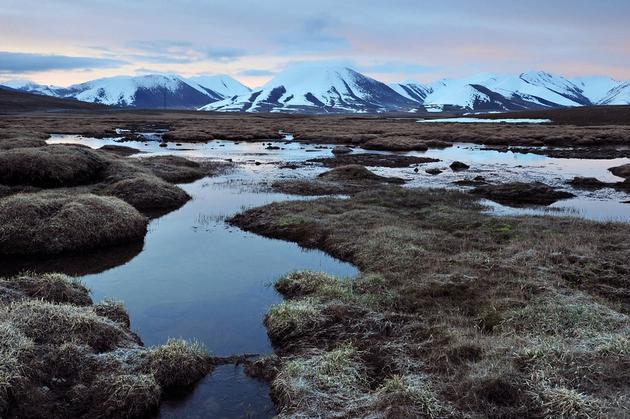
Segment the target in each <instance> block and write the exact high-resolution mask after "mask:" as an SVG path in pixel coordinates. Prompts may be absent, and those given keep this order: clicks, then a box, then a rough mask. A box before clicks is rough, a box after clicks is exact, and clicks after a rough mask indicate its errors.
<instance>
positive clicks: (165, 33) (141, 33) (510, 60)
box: [0, 0, 630, 85]
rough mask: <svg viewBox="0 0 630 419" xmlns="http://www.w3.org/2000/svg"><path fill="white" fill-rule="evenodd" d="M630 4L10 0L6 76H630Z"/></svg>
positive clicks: (1, 9) (4, 32)
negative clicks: (329, 65)
mask: <svg viewBox="0 0 630 419" xmlns="http://www.w3.org/2000/svg"><path fill="white" fill-rule="evenodd" d="M628 16H630V1H628V0H606V1H593V0H588V1H587V0H573V1H568V0H555V1H554V0H547V1H540V0H533V1H531V0H530V1H527V2H518V3H517V2H505V1H498V0H488V1H484V2H470V1H460V0H451V1H448V0H447V1H441V2H436V1H435V0H433V1H411V0H390V1H357V0H347V1H344V2H339V1H332V0H323V1H295V0H294V1H286V0H276V1H273V0H270V1H253V0H231V1H225V0H214V1H199V0H171V1H165V0H152V1H149V0H135V1H123V0H110V1H104V0H81V1H74V0H39V1H35V0H2V1H1V2H0V78H5V79H6V78H30V79H35V80H36V81H39V82H44V83H51V84H62V85H63V84H69V83H73V82H80V81H84V80H88V79H92V78H96V77H102V76H109V75H115V74H141V73H146V72H177V73H181V74H184V75H194V74H201V73H210V74H213V73H227V74H230V75H232V76H234V77H236V78H238V79H240V80H242V81H244V82H246V83H248V84H250V85H257V84H260V83H263V82H264V81H266V80H267V79H269V78H270V77H272V76H273V74H274V73H276V72H278V71H280V70H282V69H283V68H284V67H286V66H288V65H291V64H292V63H295V62H302V61H311V60H335V61H338V62H343V63H346V64H348V65H351V66H353V67H355V68H357V69H358V70H360V71H363V72H366V73H367V74H369V75H371V76H373V77H377V78H379V79H382V80H385V81H394V80H402V79H415V80H418V81H421V82H426V81H432V80H435V79H438V78H442V77H459V76H464V75H469V74H474V73H479V72H488V71H489V72H496V73H518V72H521V71H527V70H537V69H543V70H548V71H552V72H557V73H560V74H565V75H568V76H573V75H594V74H605V75H610V76H613V77H615V78H618V79H630V25H629V24H628V23H627V20H628Z"/></svg>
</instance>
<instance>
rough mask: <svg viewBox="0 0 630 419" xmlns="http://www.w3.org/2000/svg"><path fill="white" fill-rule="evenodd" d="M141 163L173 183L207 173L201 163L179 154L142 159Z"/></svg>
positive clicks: (192, 179)
mask: <svg viewBox="0 0 630 419" xmlns="http://www.w3.org/2000/svg"><path fill="white" fill-rule="evenodd" d="M139 163H140V164H141V165H142V166H143V167H146V168H147V169H149V170H150V171H151V172H152V173H153V174H154V175H155V176H157V177H159V178H160V179H163V180H165V181H167V182H171V183H186V182H192V181H194V180H197V179H201V178H202V177H204V176H205V175H206V171H204V170H203V168H202V167H201V165H200V164H199V163H197V162H194V161H192V160H188V159H185V158H183V157H177V156H155V157H147V158H144V159H140V160H139Z"/></svg>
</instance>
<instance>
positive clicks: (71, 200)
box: [0, 192, 147, 255]
mask: <svg viewBox="0 0 630 419" xmlns="http://www.w3.org/2000/svg"><path fill="white" fill-rule="evenodd" d="M146 229H147V219H146V218H145V217H144V216H143V215H141V214H140V213H138V211H137V210H135V209H134V208H133V207H131V206H130V205H128V204H127V203H125V202H123V201H121V200H119V199H116V198H113V197H100V196H95V195H75V196H72V195H68V194H62V193H52V192H50V193H47V192H46V193H37V194H18V195H13V196H10V197H7V198H4V199H2V200H0V255H54V254H59V253H63V252H76V251H85V250H86V249H93V248H95V247H103V246H111V245H116V244H124V243H131V242H137V241H141V240H142V239H143V238H144V235H145V234H146Z"/></svg>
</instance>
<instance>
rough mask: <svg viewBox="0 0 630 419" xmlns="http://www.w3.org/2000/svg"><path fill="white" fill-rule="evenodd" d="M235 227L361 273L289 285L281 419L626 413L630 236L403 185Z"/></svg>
mask: <svg viewBox="0 0 630 419" xmlns="http://www.w3.org/2000/svg"><path fill="white" fill-rule="evenodd" d="M232 222H233V223H234V224H236V225H238V226H240V227H242V228H245V229H247V230H251V231H254V232H257V233H260V234H264V235H267V236H271V237H277V238H283V239H289V240H293V241H297V242H298V243H300V244H302V245H304V246H307V247H317V248H320V249H323V250H325V251H327V252H329V253H331V254H332V255H334V256H336V257H338V258H340V259H343V260H347V261H350V262H352V263H354V264H356V265H357V266H358V267H359V268H360V269H361V274H360V275H359V277H357V278H355V279H352V280H349V279H340V278H334V277H330V276H328V275H325V274H321V273H315V272H298V273H293V274H290V275H287V276H286V277H283V278H281V279H280V280H279V281H278V282H277V284H276V288H277V289H278V291H279V292H281V293H282V294H283V295H284V296H285V298H286V300H285V302H283V303H281V304H279V305H276V306H273V307H272V308H271V309H270V310H269V312H268V314H267V316H266V319H265V324H266V326H267V328H268V333H269V336H270V338H271V339H272V342H273V343H274V344H275V347H276V353H277V354H278V357H279V362H277V363H270V365H273V366H274V368H273V371H271V372H270V373H268V374H267V376H270V377H272V395H273V397H274V399H275V400H276V402H277V404H278V406H279V408H280V411H281V412H282V415H283V416H287V417H293V416H296V415H305V416H317V415H324V416H350V417H362V416H366V415H370V416H374V417H379V416H385V417H565V418H569V417H571V418H573V417H584V418H594V417H623V414H624V412H627V410H628V408H630V406H629V403H630V401H629V400H628V398H627V394H628V393H629V391H630V380H629V376H628V369H627V365H628V364H629V363H630V351H629V349H628V348H629V347H630V346H629V345H628V343H629V338H630V321H629V319H628V312H629V310H630V300H629V299H628V280H629V278H630V267H629V266H628V263H627V260H628V257H629V256H630V240H629V239H628V237H630V236H629V233H630V226H628V225H625V224H612V223H610V224H606V223H595V222H589V221H582V220H577V219H568V218H551V217H501V218H496V217H491V216H488V215H485V214H483V213H482V212H481V208H480V207H479V205H478V204H477V202H476V201H475V200H474V199H473V198H471V197H470V196H467V195H464V194H461V193H456V192H446V191H426V190H405V189H401V188H389V189H384V190H380V191H374V192H365V193H360V194H358V195H355V196H353V197H351V198H350V199H319V200H315V201H308V202H284V203H274V204H271V205H268V206H265V207H261V208H257V209H252V210H249V211H246V212H244V213H243V214H240V215H237V216H236V217H234V218H233V219H232Z"/></svg>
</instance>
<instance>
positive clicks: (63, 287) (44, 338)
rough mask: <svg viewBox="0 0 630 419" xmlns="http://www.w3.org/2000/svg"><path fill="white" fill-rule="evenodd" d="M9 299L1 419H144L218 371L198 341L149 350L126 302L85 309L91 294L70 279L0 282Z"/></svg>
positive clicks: (1, 333)
mask: <svg viewBox="0 0 630 419" xmlns="http://www.w3.org/2000/svg"><path fill="white" fill-rule="evenodd" d="M5 285H7V286H11V287H12V288H6V287H5ZM7 293H10V294H11V295H10V297H11V298H10V300H12V302H10V303H2V304H0V416H1V417H103V418H105V417H106V418H118V417H146V416H148V415H150V414H153V413H155V411H156V409H157V407H158V405H159V401H160V399H161V398H162V395H163V394H165V393H167V392H169V391H171V390H175V389H178V388H184V389H185V388H188V387H189V386H190V385H191V384H193V383H194V382H196V381H198V380H199V379H200V378H201V377H203V376H204V375H205V374H207V373H208V372H210V370H211V368H212V365H213V361H212V359H211V358H210V356H209V355H208V354H207V352H206V351H205V349H204V348H203V347H201V346H200V345H199V344H197V343H194V342H193V343H188V342H186V341H181V340H170V341H168V342H167V343H166V344H165V345H163V346H156V347H153V348H149V349H147V348H144V347H143V346H142V344H141V343H140V340H139V339H138V337H137V336H136V335H135V334H133V333H132V332H131V331H130V330H129V319H128V316H127V314H126V312H125V310H124V308H123V307H122V305H121V304H120V303H118V302H115V301H107V300H106V301H105V302H103V303H100V304H97V305H92V304H91V303H88V304H86V301H90V297H89V293H88V290H87V289H86V288H85V287H83V286H81V285H80V284H79V283H78V282H76V281H75V280H73V279H71V278H68V277H66V276H64V275H59V274H49V275H41V276H40V275H34V274H28V275H26V274H25V275H22V276H20V277H16V278H2V279H0V301H6V300H7V298H5V296H6V294H7ZM80 294H82V297H79V295H80ZM16 296H17V297H19V298H14V297H16ZM43 299H47V300H50V301H61V300H63V302H61V303H55V302H50V301H44V300H43ZM44 386H45V387H44Z"/></svg>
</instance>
